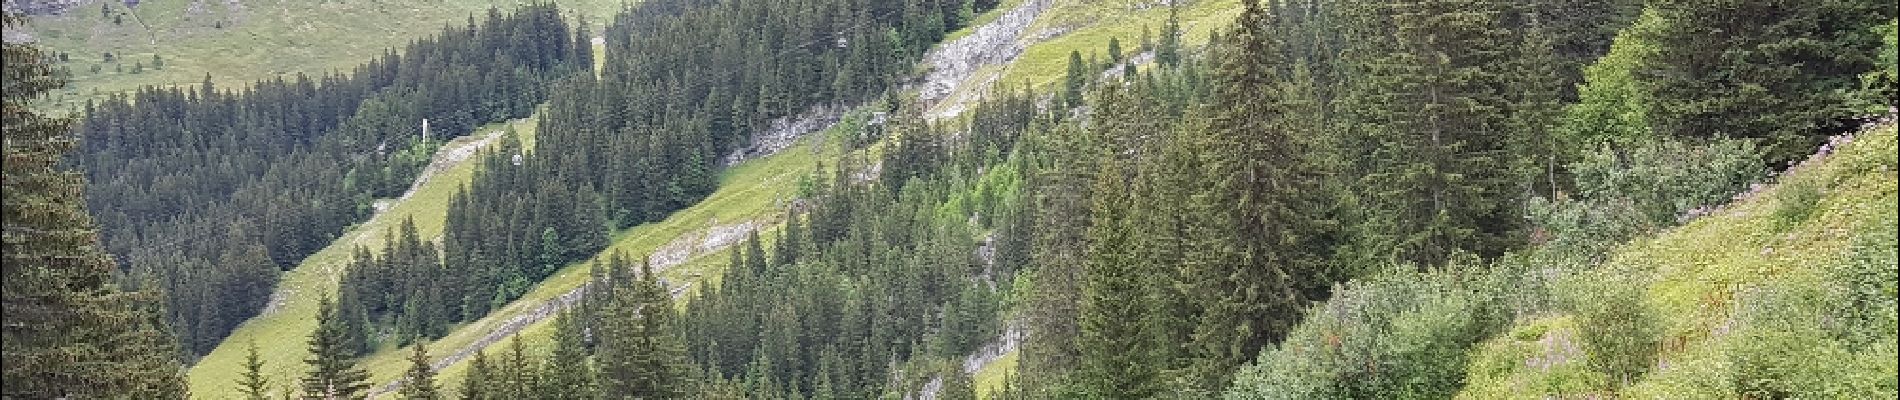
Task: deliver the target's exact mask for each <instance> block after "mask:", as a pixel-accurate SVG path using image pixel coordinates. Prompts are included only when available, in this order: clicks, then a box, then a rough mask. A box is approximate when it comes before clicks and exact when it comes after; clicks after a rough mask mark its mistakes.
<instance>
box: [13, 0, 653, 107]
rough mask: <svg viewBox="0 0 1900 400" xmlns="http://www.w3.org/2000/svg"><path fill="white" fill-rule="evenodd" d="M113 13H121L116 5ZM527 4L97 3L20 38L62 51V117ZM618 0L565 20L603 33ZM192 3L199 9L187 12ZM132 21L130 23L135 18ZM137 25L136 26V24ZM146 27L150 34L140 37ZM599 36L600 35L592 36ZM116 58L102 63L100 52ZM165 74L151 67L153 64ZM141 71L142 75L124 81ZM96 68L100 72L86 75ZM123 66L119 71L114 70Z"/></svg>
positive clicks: (312, 63)
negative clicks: (126, 95)
mask: <svg viewBox="0 0 1900 400" xmlns="http://www.w3.org/2000/svg"><path fill="white" fill-rule="evenodd" d="M104 3H106V4H111V8H112V9H113V10H114V13H122V12H124V11H125V10H126V8H125V7H124V6H123V5H121V4H120V3H119V2H116V1H109V2H104ZM526 3H527V0H431V1H422V0H343V1H334V0H333V1H282V2H226V1H147V2H144V3H143V4H142V5H140V6H139V7H138V8H137V9H136V10H134V11H133V14H131V15H125V16H124V17H123V19H122V23H120V24H114V23H113V21H112V18H108V17H103V16H102V15H101V12H100V3H94V2H87V3H86V4H84V5H81V6H78V7H76V8H74V9H71V10H68V11H67V12H66V13H65V14H63V15H47V16H36V17H34V18H32V19H31V20H30V21H29V23H28V24H27V31H29V32H31V34H32V35H33V37H34V38H35V39H37V40H38V41H39V42H40V43H42V44H44V45H45V46H46V47H47V48H48V49H50V50H52V51H55V52H64V53H66V54H67V56H68V60H69V61H67V62H65V63H62V64H61V66H62V67H65V68H67V70H68V71H70V72H71V73H72V81H71V82H70V83H69V84H68V85H67V86H66V87H65V88H64V89H61V90H59V91H57V92H54V93H53V94H52V95H51V99H49V100H48V101H47V102H46V103H43V104H42V106H44V107H49V108H54V109H67V108H69V107H78V106H80V105H83V104H84V102H85V100H86V99H91V98H96V97H97V96H99V95H101V94H108V93H115V92H122V91H126V90H131V89H136V88H138V87H141V86H145V85H159V86H168V85H196V84H198V83H200V82H203V81H204V79H205V74H207V73H209V74H210V75H211V77H212V80H213V81H214V82H215V83H216V84H218V85H221V86H223V87H226V88H234V87H240V86H243V85H247V84H249V83H251V82H255V81H257V80H259V79H268V78H272V77H278V76H293V75H294V74H296V73H299V72H302V73H305V74H310V75H318V74H322V73H324V72H327V71H334V70H344V71H347V70H349V69H350V68H353V67H355V66H356V65H358V64H361V63H363V62H365V61H368V60H369V59H370V58H371V57H375V56H377V55H380V54H381V53H382V51H383V49H385V48H390V47H401V46H404V45H407V44H408V42H410V41H412V40H416V39H420V38H423V37H426V36H429V35H434V34H435V33H437V32H439V31H441V29H442V28H443V27H444V26H447V25H449V24H454V25H456V26H460V25H462V24H464V23H465V22H466V21H467V18H468V17H469V16H470V15H474V16H475V18H476V20H477V21H480V20H481V19H482V18H483V16H484V15H486V13H487V10H488V8H489V7H491V6H493V7H499V8H502V9H504V10H506V9H510V8H513V7H515V6H516V5H519V4H526ZM622 3H623V1H621V0H567V1H562V2H561V3H560V5H561V7H562V9H563V11H564V12H566V13H567V14H569V15H570V18H572V17H573V16H576V15H579V14H585V15H586V16H587V18H588V21H589V23H590V24H592V25H595V26H600V25H603V24H604V22H605V21H606V20H607V19H608V18H610V17H611V16H612V15H613V13H614V12H617V11H618V10H619V8H620V6H621V4H622ZM193 4H198V5H199V6H192V5H193ZM133 15H136V16H137V18H136V19H134V18H133ZM137 21H144V25H141V24H140V23H138V22H137ZM147 26H149V27H150V28H149V29H148V28H147ZM595 31H596V32H598V30H597V29H596V30H595ZM108 52H109V53H112V54H113V55H114V58H115V60H114V61H112V62H106V61H105V60H104V54H105V53H108ZM153 55H157V56H159V57H160V58H161V59H162V60H163V63H164V66H163V68H156V69H155V68H153V65H152V56H153ZM134 63H142V64H143V65H144V67H145V69H144V72H142V73H136V74H135V73H132V69H133V65H134ZM94 66H99V67H100V70H99V72H96V73H95V72H92V67H94ZM115 66H116V67H123V68H124V70H123V72H120V71H118V70H117V68H116V67H115Z"/></svg>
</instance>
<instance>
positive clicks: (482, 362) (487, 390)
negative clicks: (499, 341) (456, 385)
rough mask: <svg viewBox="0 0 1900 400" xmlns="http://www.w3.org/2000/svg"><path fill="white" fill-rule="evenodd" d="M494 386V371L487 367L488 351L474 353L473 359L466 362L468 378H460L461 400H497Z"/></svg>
mask: <svg viewBox="0 0 1900 400" xmlns="http://www.w3.org/2000/svg"><path fill="white" fill-rule="evenodd" d="M495 384H496V382H495V369H494V367H492V366H489V365H488V351H487V350H478V351H476V352H475V359H474V360H470V361H469V362H468V376H466V377H463V378H462V400H488V399H499V398H501V397H498V396H496V393H495V388H494V385H495Z"/></svg>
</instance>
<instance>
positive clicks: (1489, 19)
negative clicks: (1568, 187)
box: [1356, 0, 1523, 267]
mask: <svg viewBox="0 0 1900 400" xmlns="http://www.w3.org/2000/svg"><path fill="white" fill-rule="evenodd" d="M1382 6H1383V7H1386V10H1387V11H1389V12H1390V13H1391V21H1392V22H1393V24H1394V25H1395V28H1396V29H1395V31H1394V33H1393V36H1392V37H1390V38H1389V41H1390V44H1391V47H1390V51H1389V52H1386V53H1384V54H1379V55H1373V56H1371V59H1370V60H1367V62H1366V68H1365V69H1366V72H1367V73H1369V74H1370V75H1369V76H1366V77H1365V78H1364V82H1365V83H1366V84H1365V86H1364V87H1361V88H1358V89H1356V90H1360V91H1362V92H1361V93H1363V94H1365V95H1366V96H1369V97H1371V98H1372V100H1370V101H1368V102H1367V104H1361V105H1357V106H1358V107H1362V108H1363V109H1362V110H1360V111H1359V112H1361V113H1362V114H1364V116H1365V117H1366V121H1367V122H1369V123H1370V124H1369V125H1367V126H1365V127H1364V128H1365V129H1367V131H1366V132H1361V133H1360V134H1364V135H1370V136H1369V137H1374V138H1376V139H1373V141H1374V142H1375V146H1376V147H1375V150H1373V151H1372V152H1371V153H1370V154H1367V155H1366V156H1368V157H1370V160H1374V162H1373V164H1374V165H1373V167H1372V171H1371V173H1369V174H1367V175H1366V176H1365V180H1364V182H1362V186H1361V187H1362V188H1363V189H1364V195H1363V198H1366V199H1368V200H1371V201H1373V202H1374V203H1373V205H1372V207H1371V208H1372V209H1373V210H1377V211H1378V212H1377V213H1376V215H1375V218H1376V219H1375V221H1373V222H1374V224H1373V225H1369V226H1370V227H1373V228H1371V229H1370V230H1374V231H1380V233H1376V234H1374V237H1375V239H1376V240H1379V241H1383V242H1384V244H1383V245H1382V246H1383V247H1385V248H1389V249H1391V250H1390V251H1391V252H1392V253H1394V254H1396V256H1397V258H1398V259H1399V260H1402V261H1407V262H1412V263H1416V264H1418V265H1420V266H1424V267H1435V266H1438V265H1442V264H1444V263H1445V262H1446V261H1447V260H1449V259H1450V257H1451V255H1452V254H1453V253H1455V252H1458V251H1469V252H1474V253H1477V254H1479V255H1484V256H1496V255H1498V254H1501V253H1502V252H1503V251H1504V250H1505V249H1508V248H1510V247H1511V246H1512V244H1513V241H1514V240H1516V238H1517V235H1515V233H1516V231H1517V229H1518V226H1519V225H1520V221H1522V220H1523V217H1522V213H1521V212H1520V209H1519V208H1518V207H1516V202H1517V201H1518V199H1519V198H1520V197H1519V196H1517V193H1519V192H1517V191H1515V190H1513V189H1515V188H1516V179H1514V178H1513V177H1512V175H1511V174H1510V173H1509V172H1510V171H1512V169H1511V168H1510V166H1511V165H1512V164H1513V162H1512V161H1511V157H1512V155H1511V154H1510V153H1509V152H1508V150H1509V146H1508V143H1509V138H1508V137H1507V136H1506V135H1505V133H1507V132H1509V125H1508V122H1509V111H1510V110H1509V109H1508V108H1507V105H1508V98H1507V97H1506V96H1505V95H1504V94H1503V90H1505V88H1506V87H1507V86H1506V85H1507V84H1508V83H1509V80H1508V78H1507V77H1508V76H1509V74H1508V72H1509V71H1508V69H1509V68H1510V66H1511V59H1510V58H1509V56H1510V55H1511V54H1514V53H1515V51H1513V50H1515V49H1516V48H1518V44H1517V41H1514V40H1511V37H1512V32H1511V31H1510V30H1508V29H1506V27H1505V26H1504V25H1503V24H1502V19H1503V18H1505V17H1506V16H1507V15H1506V14H1505V11H1506V10H1507V9H1508V6H1507V5H1505V4H1504V3H1502V2H1498V1H1492V0H1416V1H1410V0H1408V1H1394V2H1390V3H1386V4H1384V5H1382Z"/></svg>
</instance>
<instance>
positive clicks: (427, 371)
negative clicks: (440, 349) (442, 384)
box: [401, 341, 442, 400]
mask: <svg viewBox="0 0 1900 400" xmlns="http://www.w3.org/2000/svg"><path fill="white" fill-rule="evenodd" d="M413 347H415V351H414V352H411V353H410V354H409V372H408V373H405V374H403V382H402V391H401V393H402V398H404V399H415V400H436V399H440V398H442V394H441V393H438V392H437V391H436V386H435V368H434V367H433V366H431V365H429V343H428V341H417V342H416V345H415V346H413Z"/></svg>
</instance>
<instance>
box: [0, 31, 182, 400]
mask: <svg viewBox="0 0 1900 400" xmlns="http://www.w3.org/2000/svg"><path fill="white" fill-rule="evenodd" d="M0 20H3V22H0V23H3V24H4V26H5V27H6V29H7V30H8V31H12V30H14V29H15V28H16V27H17V25H19V24H22V23H24V22H25V21H24V20H22V19H20V17H17V16H15V15H13V14H7V15H5V16H0ZM0 52H4V54H5V57H4V58H5V64H4V71H5V72H4V75H5V76H4V80H5V86H6V93H5V94H4V96H5V97H4V101H5V106H4V107H5V111H4V112H3V114H0V120H3V121H4V132H5V136H6V145H5V148H4V151H3V152H0V153H3V154H4V155H5V158H6V163H5V167H4V171H5V172H4V174H5V175H4V178H0V187H4V190H0V191H3V192H4V193H6V201H5V205H4V206H3V207H4V208H0V210H3V211H0V215H4V226H5V228H4V233H3V235H4V237H5V240H4V245H0V246H3V247H0V254H5V256H4V257H5V258H4V261H0V264H4V265H6V268H5V270H6V272H5V276H4V277H0V281H4V284H3V285H4V286H3V287H4V290H0V293H3V295H0V306H3V307H4V312H0V314H4V315H5V317H4V318H5V324H4V326H5V328H4V330H0V336H3V337H4V339H0V341H4V342H5V343H6V347H5V350H4V351H0V364H4V365H5V366H6V367H5V375H4V380H5V382H6V385H5V388H4V389H0V393H3V395H0V396H4V397H8V398H61V397H75V398H91V397H99V398H112V397H128V398H180V397H184V396H185V395H186V388H185V382H184V378H183V376H182V371H184V369H183V368H182V367H181V366H180V365H179V363H178V360H177V348H176V347H177V344H176V343H177V342H176V341H175V339H173V338H172V337H170V335H169V332H167V331H165V330H160V329H161V328H160V327H162V326H163V323H162V322H160V321H158V320H157V319H158V318H159V317H158V316H159V315H163V314H161V313H157V312H155V311H156V310H155V309H154V308H156V307H141V306H139V305H140V304H159V303H160V301H159V299H154V298H148V297H151V296H149V295H142V294H140V293H128V292H123V291H120V290H119V289H118V288H116V287H115V286H114V285H113V284H112V281H111V280H112V273H113V269H114V268H115V267H114V266H113V263H112V259H111V258H109V257H108V256H107V255H106V254H105V253H104V252H103V251H101V250H100V248H99V238H98V233H97V232H96V231H95V230H94V228H93V223H92V221H91V218H90V217H88V216H87V215H86V212H85V203H84V201H85V199H86V198H85V196H84V195H83V192H84V191H85V190H84V186H85V180H84V179H83V178H82V177H81V176H80V175H79V174H77V173H73V172H69V171H63V170H62V168H61V167H60V166H59V164H60V163H61V157H63V156H64V155H65V153H66V152H67V151H70V150H72V149H74V147H75V144H76V140H75V138H73V137H72V136H69V135H70V133H69V132H70V131H69V130H68V124H69V122H70V120H68V119H63V118H53V117H48V116H44V115H40V114H38V113H36V112H34V111H32V110H33V107H32V106H31V105H30V104H29V103H30V102H32V101H33V100H35V99H38V98H39V97H40V96H41V95H43V94H45V93H47V92H49V91H51V90H53V89H56V88H58V87H60V86H61V85H63V84H64V82H63V81H61V80H60V78H59V77H58V75H57V74H56V73H55V72H54V71H55V70H54V67H53V66H52V65H50V63H49V62H48V61H47V57H48V56H47V55H46V54H44V53H42V52H40V50H38V49H37V48H35V47H33V45H31V44H30V43H17V42H13V41H8V42H6V43H5V44H4V45H3V46H0Z"/></svg>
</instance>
